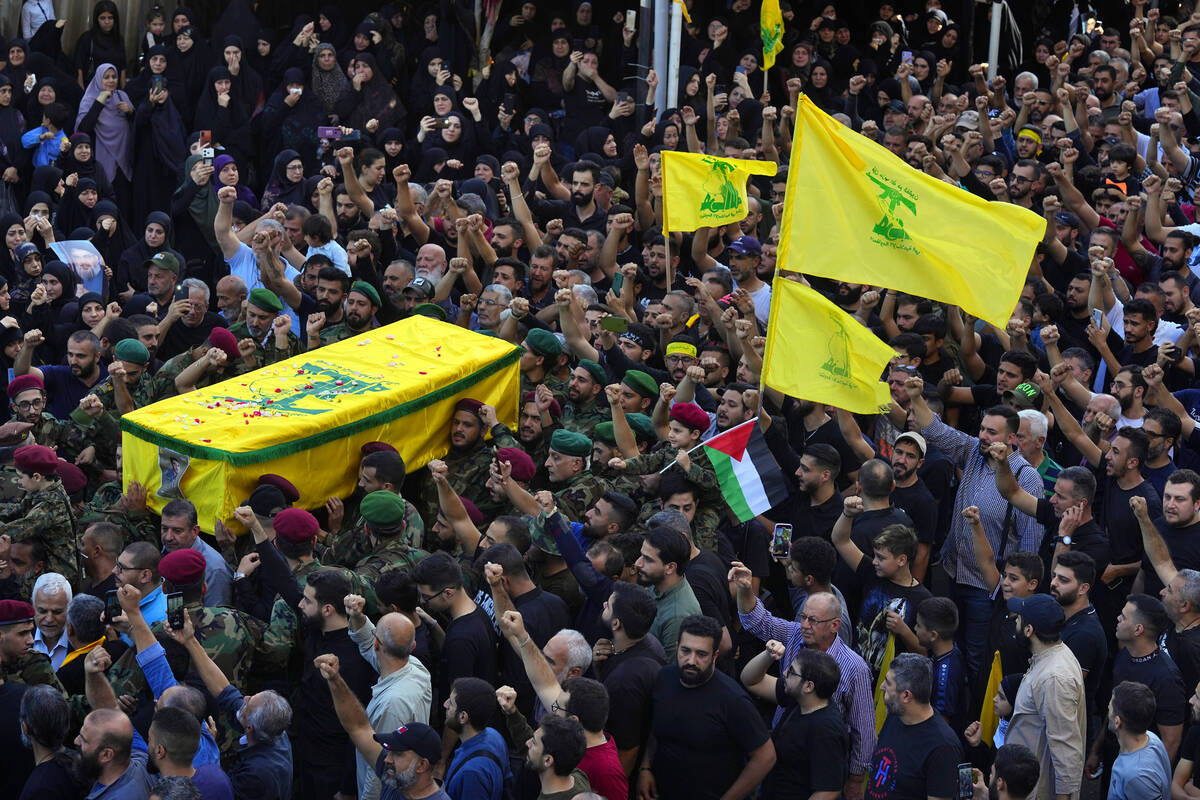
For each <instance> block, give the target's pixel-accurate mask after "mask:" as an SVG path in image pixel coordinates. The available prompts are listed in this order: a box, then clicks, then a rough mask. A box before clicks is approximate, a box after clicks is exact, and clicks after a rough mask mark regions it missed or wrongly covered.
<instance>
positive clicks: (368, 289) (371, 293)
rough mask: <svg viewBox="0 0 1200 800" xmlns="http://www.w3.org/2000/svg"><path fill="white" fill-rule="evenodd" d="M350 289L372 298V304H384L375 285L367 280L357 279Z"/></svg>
mask: <svg viewBox="0 0 1200 800" xmlns="http://www.w3.org/2000/svg"><path fill="white" fill-rule="evenodd" d="M350 291H352V292H358V293H359V294H361V295H362V296H363V297H365V298H367V299H368V300H370V301H371V304H372V305H374V306H375V307H376V308H380V307H382V306H383V302H382V301H381V300H380V299H379V292H377V291H375V287H374V286H372V285H371V284H369V283H367V282H366V281H355V282H354V285H353V286H351V287H350Z"/></svg>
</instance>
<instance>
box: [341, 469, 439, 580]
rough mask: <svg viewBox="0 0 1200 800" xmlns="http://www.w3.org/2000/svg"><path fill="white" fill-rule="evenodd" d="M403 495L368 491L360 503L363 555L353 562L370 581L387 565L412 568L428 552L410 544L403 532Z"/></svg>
mask: <svg viewBox="0 0 1200 800" xmlns="http://www.w3.org/2000/svg"><path fill="white" fill-rule="evenodd" d="M407 505H408V503H405V502H404V498H402V497H400V495H398V494H393V493H392V492H386V491H379V492H371V493H370V494H369V495H367V496H366V497H364V498H363V501H362V503H361V504H360V505H359V511H360V512H361V513H362V517H363V521H364V522H365V523H366V525H365V534H366V541H367V547H366V549H367V551H368V554H367V556H366V557H364V558H363V559H361V560H360V561H359V562H358V563H357V564H355V565H354V571H355V573H357V574H358V575H359V576H360V577H362V578H363V579H364V580H366V581H367V582H369V583H372V584H373V583H374V582H375V581H377V580H379V577H380V576H381V575H382V574H383V573H384V572H385V571H387V570H389V569H404V570H408V571H411V570H412V568H413V567H414V566H416V565H417V562H419V561H420V560H421V559H423V558H425V557H426V556H427V555H429V554H428V553H426V552H425V551H424V550H420V549H418V548H415V547H410V546H409V545H408V543H407V538H408V537H407V536H406V535H405V524H406V523H405V519H406V514H405V511H406V506H407Z"/></svg>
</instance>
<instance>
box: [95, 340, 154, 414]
mask: <svg viewBox="0 0 1200 800" xmlns="http://www.w3.org/2000/svg"><path fill="white" fill-rule="evenodd" d="M149 363H150V351H149V350H147V349H146V346H145V345H144V344H142V343H141V342H139V341H138V340H137V339H122V340H121V341H119V342H117V345H116V347H114V348H113V362H112V364H111V365H109V368H108V377H107V378H105V379H104V380H102V381H100V382H99V383H98V384H96V386H95V387H94V388H93V389H92V391H91V392H90V393H91V394H94V395H95V396H96V397H99V398H100V403H101V405H103V406H104V410H105V411H107V412H108V413H110V414H112V415H114V416H115V417H117V418H118V419H120V417H121V415H122V414H125V413H128V412H130V411H133V410H134V409H136V408H141V407H142V406H145V405H149V404H150V403H152V402H154V381H153V379H152V378H151V377H150V376H149V375H147V374H146V365H147V364H149Z"/></svg>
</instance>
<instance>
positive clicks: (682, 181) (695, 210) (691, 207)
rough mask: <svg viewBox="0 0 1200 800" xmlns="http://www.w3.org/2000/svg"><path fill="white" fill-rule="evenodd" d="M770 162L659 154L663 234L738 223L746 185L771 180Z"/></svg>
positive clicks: (743, 209)
mask: <svg viewBox="0 0 1200 800" xmlns="http://www.w3.org/2000/svg"><path fill="white" fill-rule="evenodd" d="M778 169H779V165H778V164H775V163H774V162H771V161H751V160H748V159H743V158H718V157H717V156H705V155H697V154H695V153H679V152H676V151H674V150H664V151H663V153H662V187H663V200H662V203H663V232H664V233H665V232H666V231H694V230H696V229H697V228H716V227H719V226H721V225H728V224H729V223H730V222H739V221H741V220H742V219H744V218H745V216H746V181H747V180H748V179H749V177H750V176H751V175H770V176H774V175H775V173H776V172H777V171H778Z"/></svg>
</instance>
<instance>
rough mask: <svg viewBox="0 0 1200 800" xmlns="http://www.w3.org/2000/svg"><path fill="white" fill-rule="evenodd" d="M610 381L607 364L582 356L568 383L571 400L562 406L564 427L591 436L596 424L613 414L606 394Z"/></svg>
mask: <svg viewBox="0 0 1200 800" xmlns="http://www.w3.org/2000/svg"><path fill="white" fill-rule="evenodd" d="M607 384H608V375H607V374H606V373H605V372H604V367H602V366H600V365H599V364H597V363H596V362H595V361H592V360H591V359H588V358H583V359H580V360H579V364H578V366H576V367H575V369H574V371H573V372H572V373H571V381H570V383H569V384H568V385H567V398H568V401H569V402H568V403H567V405H566V408H564V409H563V427H564V428H566V429H567V430H569V431H575V432H576V433H582V434H583V435H585V436H591V435H592V431H593V430H594V429H595V427H596V425H598V424H599V423H601V422H604V421H605V420H607V419H609V418H610V416H611V414H610V412H609V409H608V403H607V402H606V400H605V394H604V387H605V386H606V385H607Z"/></svg>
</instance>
